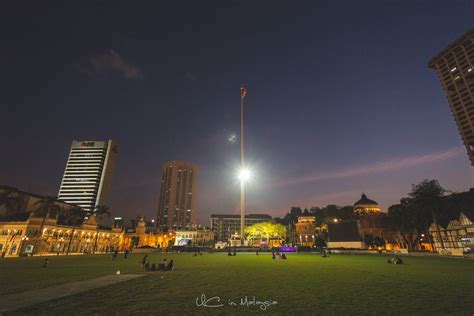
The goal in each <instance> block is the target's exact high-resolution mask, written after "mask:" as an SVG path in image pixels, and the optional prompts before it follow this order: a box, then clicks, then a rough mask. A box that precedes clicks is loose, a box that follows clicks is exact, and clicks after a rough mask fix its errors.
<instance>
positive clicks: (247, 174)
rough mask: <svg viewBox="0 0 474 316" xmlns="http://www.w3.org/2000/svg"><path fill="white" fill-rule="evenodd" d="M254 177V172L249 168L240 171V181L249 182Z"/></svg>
mask: <svg viewBox="0 0 474 316" xmlns="http://www.w3.org/2000/svg"><path fill="white" fill-rule="evenodd" d="M251 177H252V172H251V171H250V169H248V168H242V169H240V170H239V179H240V181H243V182H247V181H248V180H250V178H251Z"/></svg>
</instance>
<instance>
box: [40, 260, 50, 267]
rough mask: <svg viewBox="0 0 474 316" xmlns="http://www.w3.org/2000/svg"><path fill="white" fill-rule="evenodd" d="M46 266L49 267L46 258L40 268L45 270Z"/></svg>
mask: <svg viewBox="0 0 474 316" xmlns="http://www.w3.org/2000/svg"><path fill="white" fill-rule="evenodd" d="M48 266H49V259H48V258H46V259H45V260H44V263H43V265H42V266H41V268H47V267H48Z"/></svg>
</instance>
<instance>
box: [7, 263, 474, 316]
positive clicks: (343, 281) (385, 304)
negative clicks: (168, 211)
mask: <svg viewBox="0 0 474 316" xmlns="http://www.w3.org/2000/svg"><path fill="white" fill-rule="evenodd" d="M163 257H166V258H168V259H174V262H175V265H176V266H177V270H176V271H172V272H166V273H163V272H149V273H147V275H146V276H145V277H143V278H138V279H135V280H131V281H127V282H124V283H120V284H117V285H112V286H107V287H103V288H99V289H96V290H92V291H90V292H87V293H83V294H79V295H75V296H70V297H66V298H62V299H57V300H54V301H50V302H48V303H43V304H40V305H36V306H34V307H29V308H26V309H23V310H21V312H25V313H44V314H46V313H53V314H58V313H67V314H70V313H71V311H74V314H91V313H99V314H103V313H109V314H134V313H135V314H142V313H149V314H160V315H168V314H206V313H207V314H209V313H212V314H242V313H244V312H245V313H271V314H304V315H307V314H338V315H343V314H345V315H347V314H351V315H352V314H371V315H374V314H380V315H386V314H393V315H394V314H417V315H420V314H448V313H452V314H467V315H472V314H473V313H474V299H473V298H474V261H472V260H464V259H447V258H436V257H434V258H431V257H430V258H426V257H407V258H404V260H405V264H403V265H389V264H387V263H386V259H387V257H385V256H375V255H333V256H331V257H329V258H321V257H320V256H318V255H309V254H306V255H297V254H290V255H288V260H286V261H284V260H272V259H271V256H270V255H269V254H261V255H260V256H258V257H257V256H256V255H251V254H238V255H237V256H236V257H228V256H227V255H225V254H212V255H209V254H204V255H202V256H198V257H192V256H191V254H174V255H166V256H165V255H158V254H153V255H151V260H150V262H158V261H159V260H161V259H162V258H163ZM140 259H141V255H138V254H136V255H131V256H129V258H128V259H126V260H125V259H123V255H121V256H120V257H119V258H118V259H117V260H116V261H111V259H110V257H109V256H77V257H51V264H50V266H49V267H48V268H46V269H44V268H43V269H42V268H40V267H39V266H40V264H41V262H42V260H44V258H40V257H36V258H18V259H10V260H2V261H0V284H1V287H0V291H1V292H0V295H2V294H6V293H14V292H21V291H25V290H30V289H34V288H41V287H46V286H50V285H54V284H59V283H64V282H71V281H74V280H85V279H90V278H94V277H98V276H101V275H105V274H112V273H114V272H115V271H116V270H118V269H120V270H121V272H122V273H138V272H139V271H140V265H139V260H140ZM202 294H205V295H206V296H207V298H209V297H213V296H219V297H220V298H221V299H222V301H221V302H222V303H224V306H223V307H219V308H205V307H202V306H196V298H197V297H199V298H200V297H201V295H202ZM245 296H247V297H248V298H249V300H250V299H251V298H253V296H255V297H256V299H257V300H261V301H264V300H265V301H266V300H271V301H276V302H277V304H276V305H272V306H269V307H268V308H267V310H266V311H262V310H260V309H258V307H255V306H240V299H241V298H242V297H245ZM229 300H230V301H233V302H236V303H237V306H230V305H229ZM199 302H200V300H199ZM209 303H210V304H214V303H215V301H211V302H209Z"/></svg>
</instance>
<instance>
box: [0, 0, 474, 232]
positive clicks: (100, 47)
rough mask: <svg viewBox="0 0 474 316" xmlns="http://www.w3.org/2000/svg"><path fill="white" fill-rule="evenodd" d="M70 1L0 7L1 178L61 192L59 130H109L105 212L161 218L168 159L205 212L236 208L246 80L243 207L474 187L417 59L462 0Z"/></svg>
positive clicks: (468, 21) (448, 32) (439, 41)
mask: <svg viewBox="0 0 474 316" xmlns="http://www.w3.org/2000/svg"><path fill="white" fill-rule="evenodd" d="M67 2H68V3H66V4H64V3H61V2H42V1H31V2H29V3H28V2H22V1H19V2H15V3H16V4H15V5H14V6H13V5H12V4H6V3H2V4H1V6H0V12H1V13H0V35H1V38H2V45H1V50H0V57H1V58H0V69H1V71H0V84H1V90H0V91H1V93H0V108H1V112H0V113H1V124H0V140H1V142H2V145H3V146H2V150H1V151H0V184H7V185H12V186H16V187H17V188H19V189H21V190H24V191H28V192H34V193H38V194H50V195H56V194H57V192H58V190H59V185H60V182H61V177H62V173H63V171H64V167H65V164H66V159H67V155H68V151H69V147H70V144H71V141H72V140H73V139H77V140H105V139H108V138H111V139H114V140H115V141H116V142H117V143H118V145H119V157H118V163H117V168H116V172H115V176H114V183H113V187H112V195H111V199H110V203H109V204H110V206H111V210H112V212H113V214H114V215H125V216H128V217H131V216H135V215H145V216H147V217H148V218H151V217H154V216H155V215H156V211H157V206H158V197H159V196H158V195H159V185H160V176H161V165H162V163H163V162H164V161H165V160H168V159H185V160H190V161H193V162H195V163H197V164H198V166H199V168H200V169H199V175H198V207H197V218H198V220H199V222H200V223H202V224H206V225H208V224H209V214H211V213H237V212H238V201H239V185H238V180H237V178H236V176H235V172H236V169H237V167H238V162H239V144H238V143H231V142H228V137H229V136H230V135H231V134H232V133H234V132H235V133H238V132H239V123H240V122H239V119H240V117H239V115H240V114H239V111H240V108H239V106H240V104H239V102H240V91H239V88H240V85H241V83H244V84H245V85H246V86H247V89H248V96H247V98H246V122H245V125H246V156H247V161H248V162H249V164H250V165H251V168H252V169H253V170H254V172H255V175H254V178H253V180H252V182H251V184H250V186H249V189H248V194H247V202H248V208H247V212H268V213H269V214H271V215H275V216H282V215H283V214H284V213H285V212H286V211H288V210H289V208H290V207H291V206H301V207H310V206H313V205H319V206H324V205H326V204H329V203H334V204H338V205H345V204H353V203H354V202H355V201H356V200H358V199H359V198H360V194H361V193H362V192H365V193H366V194H367V195H368V197H369V198H371V199H374V200H376V201H378V202H379V203H380V204H381V206H382V209H383V210H386V208H387V207H388V206H389V205H391V204H393V203H396V202H397V201H398V200H399V199H400V198H401V197H403V196H404V195H406V193H407V192H408V191H410V189H411V185H412V184H413V183H418V182H420V181H421V180H423V179H425V178H430V179H431V178H434V179H438V180H439V181H440V183H441V185H442V186H444V187H445V188H447V189H451V190H456V191H464V190H467V189H469V188H470V187H473V186H474V184H473V183H474V181H473V179H474V168H472V167H471V166H470V165H469V160H468V158H467V155H466V152H465V149H464V148H463V147H462V142H461V137H460V136H459V133H458V131H457V128H456V125H455V122H454V119H453V117H452V114H451V112H450V110H449V106H448V103H447V100H446V98H445V96H444V94H443V91H442V88H441V85H440V83H439V81H438V78H437V75H436V73H435V71H433V70H431V69H428V67H427V63H428V60H429V59H430V58H431V57H433V56H434V55H435V54H436V53H438V52H439V51H440V50H441V49H443V48H444V47H445V46H447V44H449V43H450V42H452V41H453V40H454V39H456V38H457V37H459V36H460V35H462V34H463V33H464V32H465V31H466V30H467V29H469V28H471V27H473V17H474V2H472V1H461V0H459V1H458V0H456V1H444V2H436V1H375V0H374V1H345V2H343V1H307V2H305V1H291V2H290V1H222V0H221V1H166V2H165V1H153V2H152V1H148V2H146V5H145V3H141V4H139V3H138V2H130V1H127V2H123V3H121V4H119V3H116V2H105V1H95V3H94V4H92V1H91V3H90V4H89V5H84V4H83V3H82V1H79V2H76V3H74V4H73V3H72V1H67ZM11 3H13V1H11ZM47 3H48V4H49V5H48V4H47ZM132 3H133V6H132Z"/></svg>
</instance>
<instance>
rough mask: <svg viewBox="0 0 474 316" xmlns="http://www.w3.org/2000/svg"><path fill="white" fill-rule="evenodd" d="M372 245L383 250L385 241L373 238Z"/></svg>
mask: <svg viewBox="0 0 474 316" xmlns="http://www.w3.org/2000/svg"><path fill="white" fill-rule="evenodd" d="M374 245H375V247H383V248H385V239H383V238H382V237H378V236H377V237H375V238H374Z"/></svg>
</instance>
